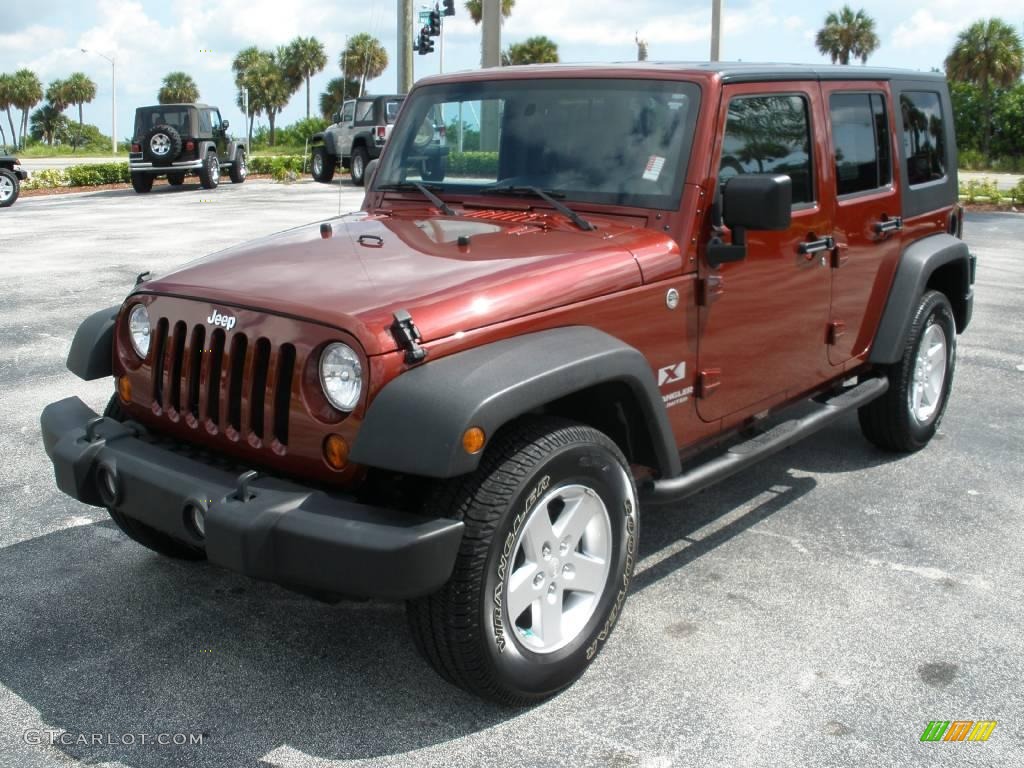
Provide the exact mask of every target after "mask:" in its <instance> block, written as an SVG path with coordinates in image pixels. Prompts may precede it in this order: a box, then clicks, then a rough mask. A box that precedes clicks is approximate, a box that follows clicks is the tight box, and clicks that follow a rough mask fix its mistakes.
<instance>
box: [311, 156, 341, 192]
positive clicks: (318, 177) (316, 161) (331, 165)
mask: <svg viewBox="0 0 1024 768" xmlns="http://www.w3.org/2000/svg"><path fill="white" fill-rule="evenodd" d="M337 167H338V158H336V157H335V156H334V155H332V154H331V153H330V152H328V151H327V147H314V148H313V159H312V161H311V163H310V172H311V173H312V174H313V179H314V180H315V181H319V182H321V183H322V184H330V183H331V180H332V179H333V178H334V169H335V168H337Z"/></svg>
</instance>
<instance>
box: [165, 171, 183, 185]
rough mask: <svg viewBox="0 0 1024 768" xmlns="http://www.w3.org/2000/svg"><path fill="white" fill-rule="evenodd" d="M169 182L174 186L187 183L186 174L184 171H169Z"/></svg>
mask: <svg viewBox="0 0 1024 768" xmlns="http://www.w3.org/2000/svg"><path fill="white" fill-rule="evenodd" d="M167 183H168V184H170V185H171V186H172V187H180V186H181V185H182V184H184V183H185V174H184V173H168V174H167Z"/></svg>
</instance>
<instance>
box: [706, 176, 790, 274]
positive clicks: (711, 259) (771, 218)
mask: <svg viewBox="0 0 1024 768" xmlns="http://www.w3.org/2000/svg"><path fill="white" fill-rule="evenodd" d="M715 208H716V209H717V211H716V219H717V220H716V221H715V222H714V223H715V226H721V225H722V224H724V225H725V226H727V227H729V229H731V230H732V243H731V244H726V243H724V242H723V241H722V239H721V238H719V237H717V236H716V237H714V238H713V239H712V240H711V242H710V243H708V251H707V254H708V263H709V264H710V265H711V266H712V267H718V266H719V265H721V264H724V263H726V262H730V261H742V260H743V259H745V258H746V257H747V230H748V229H752V230H754V231H762V232H765V231H767V232H772V231H781V230H786V229H789V224H790V221H791V219H792V215H793V180H792V179H791V178H790V177H789V176H786V175H784V174H753V173H752V174H746V175H743V176H734V177H733V178H731V179H729V180H728V181H727V182H726V183H725V186H724V188H723V189H722V192H721V195H720V199H719V200H716V201H715Z"/></svg>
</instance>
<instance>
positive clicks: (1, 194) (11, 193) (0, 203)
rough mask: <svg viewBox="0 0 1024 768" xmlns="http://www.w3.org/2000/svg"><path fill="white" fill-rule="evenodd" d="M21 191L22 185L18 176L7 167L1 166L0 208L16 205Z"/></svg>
mask: <svg viewBox="0 0 1024 768" xmlns="http://www.w3.org/2000/svg"><path fill="white" fill-rule="evenodd" d="M20 192H21V185H20V183H19V182H18V177H17V176H15V175H14V174H13V173H11V172H10V171H8V170H7V169H6V168H0V208H8V207H10V206H12V205H14V201H15V200H17V199H18V195H19V194H20Z"/></svg>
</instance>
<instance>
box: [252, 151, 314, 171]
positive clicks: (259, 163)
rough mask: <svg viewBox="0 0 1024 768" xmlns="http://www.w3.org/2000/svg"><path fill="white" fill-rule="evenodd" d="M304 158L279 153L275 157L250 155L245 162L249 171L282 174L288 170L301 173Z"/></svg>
mask: <svg viewBox="0 0 1024 768" xmlns="http://www.w3.org/2000/svg"><path fill="white" fill-rule="evenodd" d="M304 160H305V158H303V157H302V156H301V155H279V156H277V157H250V158H249V159H248V161H247V162H248V165H249V173H259V174H267V175H270V176H283V175H285V174H287V173H288V172H289V171H291V172H292V173H298V174H301V173H302V165H303V161H304Z"/></svg>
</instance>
